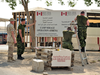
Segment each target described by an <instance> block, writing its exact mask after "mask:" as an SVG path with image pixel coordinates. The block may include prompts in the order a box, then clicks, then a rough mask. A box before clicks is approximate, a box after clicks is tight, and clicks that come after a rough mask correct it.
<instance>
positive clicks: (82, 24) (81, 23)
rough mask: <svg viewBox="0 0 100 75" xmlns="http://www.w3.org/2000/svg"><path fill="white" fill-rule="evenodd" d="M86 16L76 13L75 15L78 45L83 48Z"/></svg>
mask: <svg viewBox="0 0 100 75" xmlns="http://www.w3.org/2000/svg"><path fill="white" fill-rule="evenodd" d="M87 20H88V18H87V17H85V16H82V15H78V16H77V23H78V37H79V40H80V45H81V47H82V48H84V47H85V46H86V42H85V39H86V36H87V34H86V31H87V27H86V22H87Z"/></svg>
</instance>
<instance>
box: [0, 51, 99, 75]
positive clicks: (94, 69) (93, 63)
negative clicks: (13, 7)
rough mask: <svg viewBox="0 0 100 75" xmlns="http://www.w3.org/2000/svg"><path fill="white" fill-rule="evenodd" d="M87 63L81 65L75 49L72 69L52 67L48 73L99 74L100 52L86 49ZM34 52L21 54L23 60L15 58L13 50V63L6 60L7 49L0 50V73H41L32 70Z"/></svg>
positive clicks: (12, 74)
mask: <svg viewBox="0 0 100 75" xmlns="http://www.w3.org/2000/svg"><path fill="white" fill-rule="evenodd" d="M87 54H88V60H89V65H85V66H84V67H82V65H81V60H80V57H79V52H78V51H75V64H74V67H73V71H71V70H69V69H68V68H62V69H60V68H59V69H52V71H46V72H48V75H100V61H98V60H100V52H91V51H88V52H87ZM34 56H35V53H34V52H31V51H28V52H25V53H24V54H23V57H25V59H24V60H17V59H16V58H17V56H16V52H14V58H15V59H16V61H15V62H14V63H9V62H7V51H5V52H0V75H43V74H42V73H36V72H33V71H32V59H33V58H34Z"/></svg>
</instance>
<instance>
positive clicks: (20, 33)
mask: <svg viewBox="0 0 100 75" xmlns="http://www.w3.org/2000/svg"><path fill="white" fill-rule="evenodd" d="M19 35H20V37H21V40H22V41H23V37H22V30H21V29H19Z"/></svg>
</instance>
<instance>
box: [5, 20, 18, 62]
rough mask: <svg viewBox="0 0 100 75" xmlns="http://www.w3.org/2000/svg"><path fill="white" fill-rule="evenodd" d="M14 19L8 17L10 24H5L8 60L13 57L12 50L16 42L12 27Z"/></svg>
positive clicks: (10, 60)
mask: <svg viewBox="0 0 100 75" xmlns="http://www.w3.org/2000/svg"><path fill="white" fill-rule="evenodd" d="M14 21H15V20H14V19H13V18H11V19H10V24H9V25H7V43H8V46H9V48H8V62H12V61H14V59H13V50H14V44H16V43H17V42H16V39H15V29H14V26H13V25H14Z"/></svg>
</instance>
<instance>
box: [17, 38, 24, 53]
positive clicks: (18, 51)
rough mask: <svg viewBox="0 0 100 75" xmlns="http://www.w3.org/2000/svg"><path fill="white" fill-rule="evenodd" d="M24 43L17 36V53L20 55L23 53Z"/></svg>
mask: <svg viewBox="0 0 100 75" xmlns="http://www.w3.org/2000/svg"><path fill="white" fill-rule="evenodd" d="M24 49H25V46H24V43H22V41H21V39H20V38H17V55H22V54H23V53H24Z"/></svg>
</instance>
